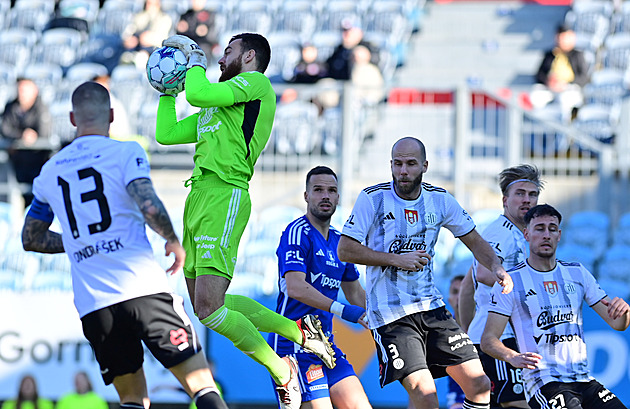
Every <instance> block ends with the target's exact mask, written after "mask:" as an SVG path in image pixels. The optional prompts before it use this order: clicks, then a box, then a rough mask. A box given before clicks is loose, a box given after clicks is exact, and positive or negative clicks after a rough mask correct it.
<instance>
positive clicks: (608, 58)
mask: <svg viewBox="0 0 630 409" xmlns="http://www.w3.org/2000/svg"><path fill="white" fill-rule="evenodd" d="M629 57H630V33H619V34H613V35H611V36H609V37H608V38H606V41H605V42H604V49H603V50H602V62H603V66H604V68H613V69H617V70H621V71H625V70H626V69H628V58H629Z"/></svg>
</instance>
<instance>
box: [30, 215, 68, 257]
mask: <svg viewBox="0 0 630 409" xmlns="http://www.w3.org/2000/svg"><path fill="white" fill-rule="evenodd" d="M50 225H51V223H50V222H46V221H43V220H39V219H36V218H34V217H31V216H28V215H27V216H26V219H25V220H24V227H22V246H23V247H24V250H26V251H36V252H38V253H63V252H64V248H63V241H62V240H61V234H59V233H55V232H52V231H50V230H48V228H49V227H50Z"/></svg>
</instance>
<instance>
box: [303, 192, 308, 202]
mask: <svg viewBox="0 0 630 409" xmlns="http://www.w3.org/2000/svg"><path fill="white" fill-rule="evenodd" d="M304 201H305V202H306V203H308V192H304Z"/></svg>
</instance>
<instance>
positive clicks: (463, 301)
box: [455, 267, 475, 331]
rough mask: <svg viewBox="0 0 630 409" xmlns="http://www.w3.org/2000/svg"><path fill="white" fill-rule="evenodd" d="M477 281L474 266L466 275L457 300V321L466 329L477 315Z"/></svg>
mask: <svg viewBox="0 0 630 409" xmlns="http://www.w3.org/2000/svg"><path fill="white" fill-rule="evenodd" d="M474 296H475V283H474V282H473V279H472V267H471V268H469V269H468V272H467V273H466V275H465V276H464V279H463V280H462V283H461V285H460V287H459V301H458V302H457V316H456V317H455V318H456V319H457V322H458V323H459V325H460V326H461V327H462V329H463V330H464V331H468V327H469V326H470V323H471V322H472V320H473V318H474V317H475V298H474Z"/></svg>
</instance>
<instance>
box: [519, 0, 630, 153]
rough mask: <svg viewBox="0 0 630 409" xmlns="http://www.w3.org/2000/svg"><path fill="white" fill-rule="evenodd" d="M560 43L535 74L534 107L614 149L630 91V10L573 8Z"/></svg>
mask: <svg viewBox="0 0 630 409" xmlns="http://www.w3.org/2000/svg"><path fill="white" fill-rule="evenodd" d="M555 39H556V43H555V45H554V46H553V47H552V48H551V49H549V50H548V51H547V52H546V53H545V55H544V57H543V60H542V61H541V64H540V68H539V70H538V72H537V73H535V74H536V76H535V79H536V82H537V84H536V85H535V86H534V88H533V89H532V92H531V93H530V95H529V98H530V103H531V106H530V107H531V108H533V109H534V110H535V112H537V113H539V114H541V115H543V116H544V117H545V118H547V119H553V120H558V121H560V122H562V123H564V124H571V125H572V126H575V127H576V128H578V129H581V130H582V131H584V132H585V133H587V134H589V135H591V136H592V137H594V138H596V139H597V140H599V141H602V142H604V143H614V141H615V135H617V134H618V133H619V126H620V115H621V110H622V104H623V100H624V98H626V97H627V96H628V89H629V88H630V59H629V57H630V7H629V6H628V4H627V3H626V2H610V1H595V0H584V1H578V2H574V3H573V5H572V6H571V9H570V10H569V11H568V12H567V14H566V16H565V20H564V22H563V24H562V25H560V26H559V27H558V30H557V34H556V37H555Z"/></svg>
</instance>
